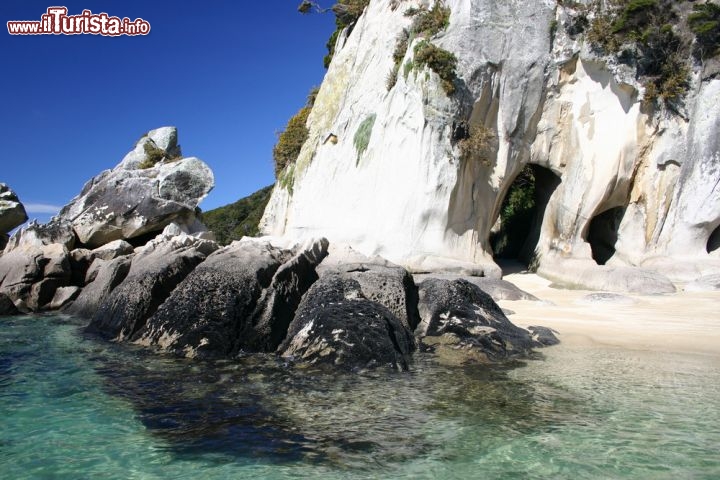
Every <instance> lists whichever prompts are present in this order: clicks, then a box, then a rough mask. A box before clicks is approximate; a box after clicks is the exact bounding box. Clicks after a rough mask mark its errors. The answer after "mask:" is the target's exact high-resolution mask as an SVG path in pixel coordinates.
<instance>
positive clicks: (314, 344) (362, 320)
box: [278, 273, 415, 370]
mask: <svg viewBox="0 0 720 480" xmlns="http://www.w3.org/2000/svg"><path fill="white" fill-rule="evenodd" d="M414 350H415V342H414V340H413V337H412V334H411V332H410V331H409V330H408V329H407V328H406V327H405V326H404V325H403V324H402V322H401V321H400V320H399V319H398V318H397V317H396V316H395V315H393V313H392V312H391V311H390V310H389V309H387V308H386V307H384V306H383V305H380V304H379V303H376V302H373V301H372V300H368V299H367V298H365V297H364V295H363V293H362V289H361V286H360V284H359V282H357V281H356V280H353V279H350V278H345V277H343V276H342V275H339V274H333V273H328V274H324V275H323V276H322V277H321V278H320V279H319V280H318V281H317V282H315V284H313V286H312V287H311V288H310V290H308V292H307V293H306V294H305V296H304V297H303V299H302V302H301V303H300V306H299V307H298V310H297V312H296V315H295V319H294V320H293V321H292V323H291V324H290V328H289V330H288V335H287V337H286V338H285V340H284V341H283V343H282V344H281V345H280V347H279V349H278V351H279V352H280V353H281V355H282V356H283V357H285V358H288V359H294V360H301V361H304V362H307V363H310V364H328V365H333V366H336V367H340V368H343V369H346V370H363V369H368V368H375V367H380V366H389V367H391V368H394V369H402V370H406V369H408V366H409V362H410V355H411V354H412V352H413V351H414Z"/></svg>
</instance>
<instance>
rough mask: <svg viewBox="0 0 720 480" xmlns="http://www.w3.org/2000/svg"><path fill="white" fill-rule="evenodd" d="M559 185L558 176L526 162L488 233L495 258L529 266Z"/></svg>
mask: <svg viewBox="0 0 720 480" xmlns="http://www.w3.org/2000/svg"><path fill="white" fill-rule="evenodd" d="M559 185H560V177H558V176H557V175H556V174H554V173H553V172H552V171H551V170H550V169H548V168H545V167H541V166H539V165H530V164H529V165H526V166H525V168H524V169H523V170H522V171H521V172H520V173H519V174H518V176H517V177H515V180H514V181H513V183H512V184H511V185H510V188H509V189H508V191H507V194H506V195H505V198H504V199H503V203H502V206H501V207H500V216H499V218H498V221H497V223H496V225H495V227H493V229H492V231H491V233H490V245H491V247H492V249H493V252H494V258H495V259H503V260H515V261H519V262H520V263H522V264H524V265H525V266H526V267H529V266H532V264H533V260H534V258H535V248H536V247H537V244H538V241H539V239H540V230H541V227H542V221H543V218H544V216H545V209H546V208H547V205H548V202H549V201H550V197H551V196H552V194H553V192H554V191H555V189H556V188H557V187H558V186H559Z"/></svg>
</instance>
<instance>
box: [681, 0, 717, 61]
mask: <svg viewBox="0 0 720 480" xmlns="http://www.w3.org/2000/svg"><path fill="white" fill-rule="evenodd" d="M688 26H689V27H690V30H691V31H692V32H693V33H694V34H695V40H696V43H695V50H694V52H693V53H694V54H695V56H696V57H697V58H699V59H705V58H710V57H714V56H715V55H718V54H720V5H717V4H715V3H709V2H707V3H701V4H697V5H693V12H692V13H691V14H690V15H688Z"/></svg>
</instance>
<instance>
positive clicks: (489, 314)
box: [415, 278, 551, 364]
mask: <svg viewBox="0 0 720 480" xmlns="http://www.w3.org/2000/svg"><path fill="white" fill-rule="evenodd" d="M418 288H419V292H420V303H419V307H418V309H419V311H420V318H421V322H420V325H418V328H417V329H416V330H415V334H416V335H417V336H418V337H419V338H420V342H421V344H422V346H423V347H424V348H425V349H426V350H429V351H432V352H434V353H435V354H436V355H437V356H438V358H439V360H440V361H442V362H446V363H450V364H463V363H467V362H479V363H487V362H492V361H498V360H504V359H508V358H511V357H520V356H524V355H527V354H528V353H529V352H530V351H531V349H532V348H535V347H539V346H542V345H545V343H542V342H538V341H534V340H533V337H532V335H531V334H530V333H529V332H528V331H527V330H524V329H522V328H519V327H516V326H515V325H513V324H512V323H511V322H510V320H508V319H507V317H506V316H505V314H504V313H503V311H502V309H501V308H500V307H499V306H498V305H497V304H496V303H495V302H494V301H493V299H492V298H491V297H490V296H489V295H488V294H487V293H485V292H483V291H482V290H480V288H479V287H478V286H477V285H474V284H472V283H470V282H468V281H466V280H462V279H458V280H444V279H436V278H429V279H426V280H424V281H423V282H422V283H420V285H419V286H418ZM539 333H542V334H543V341H544V342H547V341H548V337H549V335H548V334H549V332H547V331H542V332H539ZM550 335H551V334H550Z"/></svg>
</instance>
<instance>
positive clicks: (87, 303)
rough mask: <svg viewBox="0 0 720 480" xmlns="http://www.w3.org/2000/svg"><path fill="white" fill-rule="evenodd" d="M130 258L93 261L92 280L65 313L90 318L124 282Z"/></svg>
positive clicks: (128, 269) (131, 256)
mask: <svg viewBox="0 0 720 480" xmlns="http://www.w3.org/2000/svg"><path fill="white" fill-rule="evenodd" d="M132 258H133V255H126V256H124V257H118V258H115V259H113V260H99V259H98V260H95V261H94V262H93V264H92V267H91V268H93V269H94V274H93V275H92V277H93V279H92V280H91V281H89V282H88V284H87V285H86V286H85V288H83V290H82V292H80V294H79V295H78V297H77V298H76V299H75V301H74V302H73V303H72V304H71V305H70V306H69V307H68V308H67V313H70V314H72V315H77V316H79V317H85V318H92V317H93V315H95V312H96V311H97V309H98V307H99V306H100V304H101V303H102V302H103V301H104V300H105V299H106V298H107V297H108V296H109V295H110V293H111V292H112V291H113V290H114V289H115V287H117V286H118V285H119V284H120V282H122V281H123V280H125V277H126V276H127V274H128V272H129V271H130V264H131V262H132ZM88 274H90V271H88Z"/></svg>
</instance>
